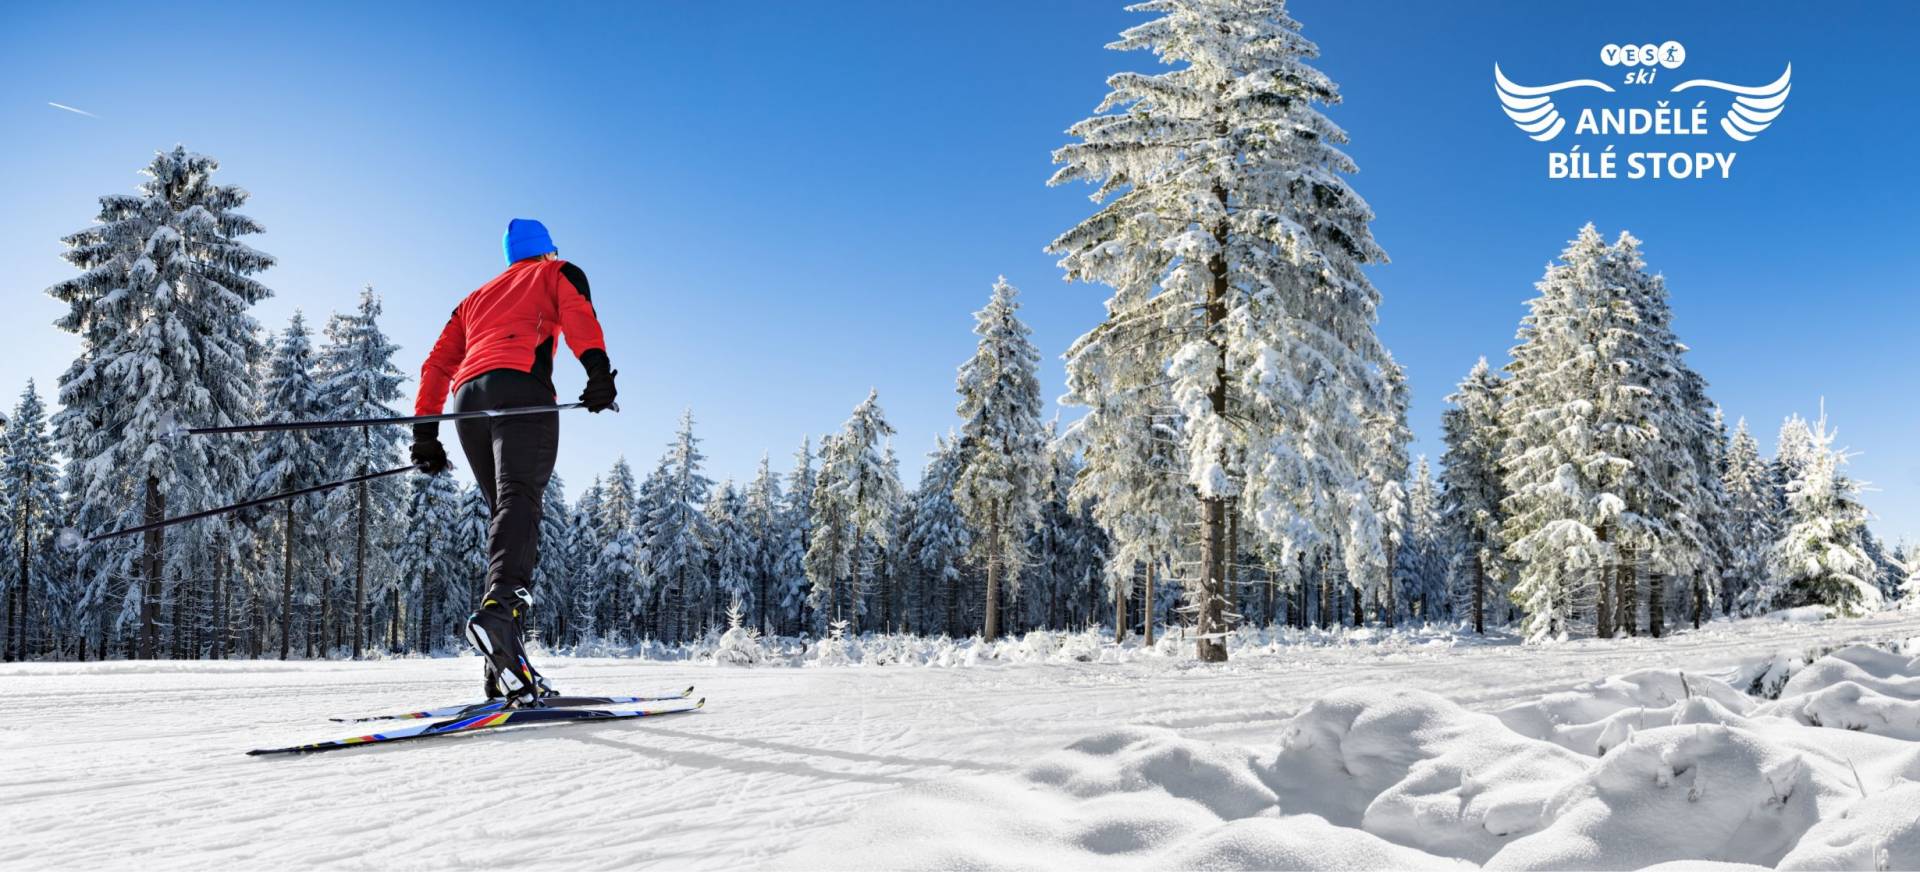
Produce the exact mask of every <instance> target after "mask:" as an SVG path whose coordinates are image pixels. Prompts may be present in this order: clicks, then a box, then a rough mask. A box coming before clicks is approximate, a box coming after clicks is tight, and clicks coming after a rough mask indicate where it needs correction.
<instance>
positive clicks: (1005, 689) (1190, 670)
mask: <svg viewBox="0 0 1920 872" xmlns="http://www.w3.org/2000/svg"><path fill="white" fill-rule="evenodd" d="M1916 635H1920V616H1898V615H1883V616H1876V617H1872V618H1867V619H1863V620H1857V621H1833V622H1824V623H1779V622H1760V621H1749V622H1742V623H1739V624H1734V625H1728V624H1717V625H1714V626H1712V627H1710V628H1708V629H1706V630H1703V631H1699V632H1683V633H1681V634H1679V635H1676V636H1674V637H1672V638H1669V639H1663V640H1652V639H1632V640H1622V641H1612V642H1576V643H1571V644H1564V645H1556V646H1546V647H1524V646H1518V645H1514V644H1512V643H1511V640H1510V639H1505V640H1499V641H1496V642H1490V643H1485V644H1482V643H1477V642H1472V641H1467V640H1461V641H1459V642H1458V644H1455V643H1454V642H1452V641H1449V640H1448V639H1446V638H1444V637H1421V636H1390V637H1388V638H1386V639H1384V640H1381V641H1377V642H1369V643H1364V644H1346V645H1314V646H1308V645H1300V646H1278V647H1273V648H1266V647H1261V648H1242V649H1240V650H1237V651H1236V653H1235V660H1234V661H1233V662H1231V663H1229V664H1227V665H1225V666H1224V667H1220V666H1205V665H1201V664H1197V663H1194V662H1192V661H1191V660H1189V659H1186V658H1185V657H1184V656H1183V657H1178V658H1163V657H1158V656H1155V655H1153V654H1143V655H1141V656H1140V657H1139V658H1138V659H1135V660H1133V661H1131V662H1126V663H1120V664H1101V663H1023V664H1011V665H1002V664H996V663H991V662H989V663H987V664H986V665H981V666H975V667H957V668H929V667H920V666H849V667H833V668H814V667H809V668H789V667H763V668H752V669H747V668H735V667H724V666H714V665H711V664H703V663H662V662H650V661H641V660H621V659H566V658H551V659H547V660H543V661H542V666H543V667H546V668H547V670H548V672H549V674H550V675H551V676H552V677H553V678H554V680H555V682H556V684H557V685H558V686H559V687H561V688H563V689H565V690H567V691H568V692H574V693H631V692H646V691H649V690H653V689H658V688H672V687H684V686H686V685H688V684H697V685H698V686H699V693H700V695H702V696H705V697H707V699H708V700H709V702H708V706H707V709H706V710H705V711H702V712H697V713H692V714H686V715H679V716H676V717H674V718H668V719H661V720H659V721H653V720H651V719H645V718H643V719H640V720H638V721H633V722H628V723H617V724H587V725H581V726H567V727H558V728H533V729H529V730H521V731H511V730H509V731H503V732H496V733H493V734H491V735H489V734H485V733H481V734H476V735H473V736H463V737H451V738H447V739H444V740H436V741H433V742H424V743H418V744H416V745H414V746H413V747H407V746H406V745H401V746H397V747H393V748H368V749H361V750H356V751H354V752H350V753H341V754H325V755H319V756H314V757H303V758H278V759H275V758H266V759H261V758H249V757H247V756H245V755H244V752H245V751H246V750H247V749H249V748H256V747H269V746H277V745H287V744H294V743H298V742H307V741H317V740H322V739H327V738H333V737H335V736H334V734H335V733H336V732H337V731H338V730H339V725H337V724H330V723H329V722H328V721H327V719H328V718H329V717H332V716H337V715H341V714H352V713H356V712H379V711H386V710H393V711H402V710H408V709H415V708H422V707H427V706H434V705H442V704H451V703H457V702H460V701H462V700H465V699H468V698H470V697H471V696H472V695H473V694H474V693H475V692H476V691H477V690H478V688H479V684H480V682H479V675H480V669H479V665H478V661H477V660H475V659H473V658H441V659H415V660H397V661H382V662H365V663H339V662H293V663H282V662H278V661H259V662H219V663H206V662H184V663H183V662H108V663H89V664H6V665H4V666H0V706H4V707H5V710H6V711H7V716H6V718H4V719H3V720H0V820H4V821H5V823H6V831H7V833H8V836H9V837H8V838H7V839H5V840H0V867H6V868H21V869H69V868H85V869H99V868H125V867H132V866H140V867H142V868H152V869H161V868H201V867H205V866H208V865H212V864H221V863H231V864H238V865H241V866H243V867H251V868H267V867H273V868H329V869H338V868H346V869H384V868H399V867H407V868H422V869H439V868H452V867H467V868H473V867H477V866H484V867H488V868H503V867H513V868H521V867H530V868H582V867H610V866H635V865H648V864H654V865H660V866H671V867H673V868H722V867H734V868H737V867H740V866H741V865H743V864H750V865H755V866H775V867H780V866H782V865H783V864H784V865H791V864H792V863H794V862H799V861H797V860H794V859H793V858H786V857H784V855H786V854H787V853H788V852H790V851H793V850H795V849H798V848H803V847H807V846H809V843H810V842H811V841H813V840H815V839H816V838H819V839H831V838H835V837H836V836H837V835H840V833H839V831H838V827H839V825H842V824H844V823H845V822H847V821H848V820H849V819H851V818H853V817H854V816H855V815H856V814H858V813H860V812H861V811H862V810H863V809H865V808H867V807H869V806H872V805H874V801H875V800H876V799H879V798H881V797H884V796H886V795H888V794H890V793H893V792H895V791H898V790H900V789H902V788H904V787H907V786H910V785H915V784H920V783H924V782H928V781H930V780H945V779H967V778H971V777H973V776H980V775H987V776H998V775H1004V774H1007V773H1012V772H1015V771H1018V770H1019V769H1021V768H1022V767H1024V766H1026V765H1027V764H1029V763H1031V762H1032V761H1034V760H1036V759H1040V758H1042V757H1044V756H1045V755H1048V754H1052V753H1055V752H1058V751H1059V750H1060V749H1062V748H1065V747H1067V746H1068V745H1070V744H1073V743H1075V742H1077V741H1080V740H1082V739H1084V738H1086V737H1088V736H1091V735H1095V734H1099V733H1103V732H1107V731H1110V730H1111V729H1113V728H1115V727H1121V726H1146V727H1164V728H1171V729H1173V730H1175V731H1177V732H1178V733H1179V734H1180V735H1181V736H1182V737H1183V738H1190V739H1195V740H1203V741H1206V742H1236V743H1245V744H1248V745H1255V746H1265V745H1270V744H1271V743H1272V742H1273V740H1274V732H1275V728H1276V725H1278V724H1279V723H1281V722H1283V721H1285V720H1287V719H1288V718H1289V717H1291V716H1292V715H1293V714H1295V713H1296V712H1298V711H1299V710H1301V709H1302V708H1303V707H1305V706H1306V705H1308V704H1309V703H1311V702H1313V701H1314V700H1317V699H1320V698H1321V697H1323V696H1326V695H1328V694H1331V693H1334V692H1336V691H1341V690H1343V689H1347V688H1379V687H1385V686H1396V685H1397V686H1407V687H1413V688H1418V689H1421V690H1425V691H1429V692H1432V693H1435V694H1438V695H1440V696H1441V697H1445V698H1447V699H1449V700H1452V701H1454V702H1457V703H1460V704H1461V705H1464V706H1466V707H1467V708H1470V709H1474V710H1478V711H1490V710H1493V709H1498V708H1502V707H1505V706H1507V705H1509V704H1512V703H1516V702H1521V701H1528V700H1533V699H1537V698H1538V697H1540V696H1541V695H1542V694H1544V693H1548V692H1552V691H1557V690H1563V689H1566V688H1570V687H1573V686H1576V685H1579V684H1582V683H1584V682H1587V681H1589V680H1592V679H1596V678H1600V677H1602V676H1606V675H1614V674H1621V673H1626V672H1630V671H1633V670H1636V669H1642V668H1648V667H1683V668H1685V669H1688V670H1691V671H1699V672H1713V671H1715V670H1720V671H1722V672H1723V673H1724V672H1725V670H1726V669H1727V668H1728V667H1731V666H1734V665H1735V664H1738V663H1741V662H1743V661H1751V660H1754V659H1756V658H1763V657H1768V656H1771V655H1772V654H1774V653H1775V652H1777V651H1781V650H1789V651H1794V652H1796V653H1797V652H1801V651H1805V650H1808V649H1820V648H1828V647H1834V646H1837V645H1839V644H1843V643H1845V642H1850V641H1874V642H1884V641H1889V640H1903V639H1906V638H1909V637H1913V636H1916ZM1003 650H1005V649H1003ZM819 847H826V846H819ZM832 848H833V849H834V850H836V851H839V852H842V853H843V856H846V857H848V858H857V859H864V860H865V861H866V863H867V864H874V863H878V864H880V865H885V858H874V857H865V858H861V856H860V852H861V851H862V849H863V845H862V844H861V843H857V842H856V843H849V844H841V845H834V846H832ZM801 856H802V857H804V855H801ZM783 861H784V862H783Z"/></svg>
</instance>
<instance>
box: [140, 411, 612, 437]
mask: <svg viewBox="0 0 1920 872" xmlns="http://www.w3.org/2000/svg"><path fill="white" fill-rule="evenodd" d="M586 407H587V404H586V403H558V404H556V405H552V406H517V407H514V408H511V409H475V410H473V411H470V412H445V413H442V414H439V415H414V416H412V417H407V418H342V419H338V420H333V421H279V422H275V423H270V424H230V425H228V426H225V427H173V428H170V429H168V430H167V431H166V432H163V433H161V434H160V438H162V439H177V438H179V437H181V436H216V435H220V434H225V433H280V432H285V431H288V430H326V429H331V428H336V427H338V428H345V427H377V426H379V425H381V424H430V423H434V422H437V421H459V420H462V419H465V418H505V417H508V416H510V415H538V414H540V413H542V412H564V411H566V410H568V409H584V408H586ZM607 408H608V409H611V410H613V411H615V412H618V411H620V404H618V403H614V404H612V405H609V406H607Z"/></svg>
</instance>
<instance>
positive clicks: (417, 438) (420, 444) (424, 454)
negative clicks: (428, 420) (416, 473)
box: [412, 422, 448, 475]
mask: <svg viewBox="0 0 1920 872" xmlns="http://www.w3.org/2000/svg"><path fill="white" fill-rule="evenodd" d="M412 453H413V466H414V468H415V469H418V470H420V471H421V472H424V473H426V474H428V475H439V474H440V473H442V472H445V471H446V470H447V466H448V463H447V449H446V447H445V446H443V445H441V444H440V424H439V423H438V422H435V423H432V424H415V425H413V452H412Z"/></svg>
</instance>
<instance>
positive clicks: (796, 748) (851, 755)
mask: <svg viewBox="0 0 1920 872" xmlns="http://www.w3.org/2000/svg"><path fill="white" fill-rule="evenodd" d="M648 732H649V733H651V734H652V735H656V736H669V737H672V738H675V739H687V740H689V741H695V742H714V743H719V744H728V745H738V746H740V747H743V748H758V749H760V750H762V751H774V752H778V753H782V754H799V755H802V756H806V757H837V758H840V759H842V760H852V761H854V762H858V763H878V764H881V765H883V766H907V767H914V768H921V767H940V768H944V769H971V770H973V771H975V772H989V771H995V768H994V767H991V766H983V765H981V764H979V763H973V762H970V761H966V760H947V759H941V758H937V757H906V756H901V755H894V754H868V753H864V752H861V751H840V750H836V749H832V748H810V747H808V746H806V745H794V744H790V743H787V742H773V741H768V740H766V739H747V738H742V737H739V736H715V735H709V734H707V733H689V732H686V731H684V730H663V729H659V728H655V729H652V730H649V731H648Z"/></svg>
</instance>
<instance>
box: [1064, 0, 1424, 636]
mask: <svg viewBox="0 0 1920 872" xmlns="http://www.w3.org/2000/svg"><path fill="white" fill-rule="evenodd" d="M1129 8H1130V9H1133V10H1136V11H1141V12H1150V13H1157V14H1159V15H1160V17H1159V18H1156V19H1155V20H1153V21H1150V22H1148V23H1145V24H1141V25H1139V26H1136V27H1133V28H1130V29H1128V30H1127V31H1125V32H1124V33H1123V34H1121V38H1120V40H1119V41H1117V42H1115V43H1113V44H1112V45H1111V46H1109V47H1110V48H1114V49H1119V50H1135V49H1146V50H1151V51H1152V52H1153V53H1154V54H1156V55H1157V56H1158V57H1159V58H1160V59H1161V60H1162V61H1164V62H1167V63H1170V64H1178V65H1180V66H1178V67H1177V68H1176V69H1174V70H1171V71H1169V72H1165V73H1160V74H1158V75H1143V74H1135V73H1122V74H1119V75H1115V76H1113V77H1112V78H1110V79H1108V85H1109V86H1110V87H1111V88H1112V89H1113V90H1112V92H1111V93H1110V94H1109V95H1108V96H1107V98H1106V100H1105V101H1103V102H1102V103H1101V105H1100V106H1099V108H1098V109H1096V112H1097V113H1098V114H1096V115H1094V116H1093V117H1091V118H1088V119H1086V120H1084V121H1081V122H1080V123H1078V124H1076V125H1074V126H1073V127H1072V128H1070V130H1069V132H1070V133H1071V134H1072V135H1073V136H1075V137H1077V138H1078V139H1079V141H1078V142H1076V143H1073V144H1070V145H1067V146H1065V147H1063V148H1061V149H1059V150H1058V151H1056V152H1055V153H1054V160H1055V162H1057V163H1061V164H1064V165H1065V166H1063V167H1062V168H1061V169H1060V171H1059V172H1058V173H1056V174H1055V175H1054V177H1053V179H1052V182H1051V183H1052V184H1062V183H1065V182H1070V181H1087V182H1092V183H1094V184H1096V185H1098V189H1097V191H1096V192H1095V194H1094V195H1093V198H1094V200H1095V201H1096V202H1100V203H1102V206H1101V207H1100V209H1099V210H1098V211H1097V212H1096V213H1095V214H1094V215H1093V216H1092V217H1090V218H1088V219H1087V220H1086V221H1084V222H1082V223H1081V224H1080V225H1079V226H1077V227H1075V228H1074V229H1072V230H1069V231H1068V232H1067V233H1065V234H1064V235H1062V236H1061V237H1059V238H1058V239H1056V240H1054V242H1053V244H1052V245H1051V246H1050V250H1051V251H1053V252H1054V253H1056V254H1059V255H1061V266H1062V267H1063V268H1064V269H1065V270H1066V272H1067V277H1068V278H1069V279H1075V280H1085V281H1094V282H1103V283H1106V284H1108V285H1111V286H1112V287H1113V288H1114V295H1113V297H1112V299H1110V300H1109V301H1108V304H1107V318H1106V320H1105V322H1104V323H1102V324H1101V325H1100V326H1098V327H1096V328H1095V329H1094V331H1092V332H1091V333H1089V334H1087V335H1086V336H1084V337H1082V339H1081V340H1080V341H1079V342H1078V343H1076V350H1075V353H1073V354H1072V356H1070V357H1069V366H1070V367H1088V366H1100V365H1105V366H1109V367H1116V366H1124V365H1125V364H1124V362H1123V360H1122V359H1123V358H1126V357H1131V356H1135V355H1145V356H1146V357H1147V360H1148V361H1151V362H1153V363H1154V364H1157V363H1160V362H1166V361H1170V362H1171V363H1170V366H1167V368H1166V373H1167V375H1169V376H1170V377H1171V379H1172V397H1173V400H1174V402H1175V404H1176V405H1177V407H1178V409H1179V411H1180V412H1181V414H1182V416H1183V420H1182V422H1181V424H1182V427H1181V429H1180V431H1179V433H1178V437H1177V438H1178V439H1179V441H1180V446H1179V447H1180V451H1179V452H1178V453H1180V454H1181V455H1183V460H1184V461H1185V462H1186V464H1187V467H1186V470H1185V472H1186V479H1187V482H1188V484H1190V485H1191V486H1192V488H1193V490H1194V498H1195V499H1196V500H1197V502H1198V504H1199V505H1198V506H1197V514H1198V515H1199V516H1200V572H1199V573H1198V576H1197V578H1195V579H1194V582H1195V584H1196V585H1197V587H1195V588H1194V590H1193V592H1192V596H1191V597H1190V600H1191V601H1192V602H1193V603H1194V608H1195V609H1196V612H1195V614H1194V616H1193V617H1194V620H1195V625H1194V630H1195V631H1196V632H1195V634H1194V636H1195V639H1196V641H1197V644H1198V654H1199V656H1200V658H1201V659H1202V660H1209V661H1218V660H1224V659H1225V658H1226V645H1225V632H1226V630H1227V626H1226V618H1227V615H1226V609H1227V606H1228V599H1229V592H1228V590H1227V577H1228V565H1227V564H1228V561H1229V560H1230V559H1231V551H1232V550H1233V549H1232V547H1231V546H1230V545H1229V543H1228V538H1229V536H1228V534H1229V518H1228V515H1229V511H1230V508H1231V506H1232V505H1233V503H1234V501H1235V500H1239V501H1240V504H1242V505H1247V506H1258V507H1259V511H1256V512H1254V513H1252V515H1251V516H1250V518H1249V520H1250V521H1251V526H1252V527H1253V529H1254V530H1255V531H1256V532H1257V533H1259V534H1260V535H1261V536H1262V537H1263V538H1264V539H1265V540H1266V541H1268V542H1270V543H1274V544H1279V543H1282V542H1286V541H1296V540H1299V539H1300V538H1302V534H1303V532H1311V533H1313V534H1314V535H1317V536H1320V537H1323V538H1325V539H1327V540H1329V541H1332V540H1341V539H1346V538H1348V537H1355V536H1358V537H1361V538H1362V539H1363V541H1357V542H1346V543H1345V544H1344V546H1343V549H1342V551H1343V553H1345V554H1347V555H1350V556H1371V555H1373V554H1375V553H1378V552H1380V550H1381V549H1380V542H1379V541H1377V535H1378V529H1377V526H1371V527H1370V526H1366V525H1362V526H1360V527H1359V528H1357V529H1356V528H1355V526H1354V524H1353V522H1354V521H1355V520H1356V519H1360V518H1363V517H1364V516H1365V514H1366V513H1367V511H1368V510H1369V508H1370V507H1371V505H1372V501H1373V494H1372V493H1370V492H1369V488H1368V485H1367V480H1366V479H1367V475H1366V466H1367V464H1368V462H1369V460H1370V447H1369V445H1368V444H1366V441H1365V440H1364V439H1361V438H1356V434H1359V433H1361V432H1362V430H1363V418H1364V417H1366V416H1369V415H1372V414H1379V413H1380V411H1381V410H1383V409H1386V408H1388V407H1389V405H1390V398H1389V393H1390V387H1389V385H1388V384H1387V381H1386V378H1385V375H1384V373H1385V365H1386V363H1387V361H1386V357H1385V353H1384V350H1383V349H1382V348H1381V347H1380V344H1379V341H1378V339H1377V338H1376V337H1375V336H1374V332H1373V322H1374V313H1375V309H1376V308H1377V306H1378V302H1379V300H1378V293H1377V292H1376V291H1375V290H1374V288H1373V286H1372V285H1371V284H1370V283H1369V282H1368V280H1367V278H1366V276H1365V275H1364V274H1363V273H1362V272H1361V266H1362V265H1363V264H1366V263H1370V262H1378V261H1382V260H1384V259H1385V254H1384V253H1383V252H1382V251H1381V250H1380V248H1379V247H1378V246H1377V245H1375V244H1374V242H1373V237H1372V234H1371V232H1370V231H1369V229H1368V223H1369V222H1370V221H1371V220H1372V218H1373V214H1372V212H1371V210H1370V209H1369V208H1368V206H1367V204H1366V203H1365V201H1363V200H1361V199H1360V197H1359V196H1358V195H1357V194H1355V193H1354V192H1353V191H1352V190H1351V189H1350V188H1349V187H1348V186H1347V183H1346V182H1345V180H1344V178H1343V174H1345V173H1350V172H1353V171H1354V169H1355V167H1354V165H1353V163H1352V161H1351V160H1349V159H1348V158H1347V156H1346V155H1345V154H1343V153H1342V152H1341V151H1339V149H1338V146H1339V145H1340V144H1341V143H1343V142H1344V141H1345V140H1346V134H1345V133H1344V132H1343V131H1342V130H1340V128H1338V127H1336V126H1335V125H1334V124H1333V123H1332V122H1331V121H1328V120H1327V118H1326V117H1325V116H1324V115H1322V114H1321V113H1320V112H1319V110H1318V109H1316V108H1315V104H1323V105H1325V104H1332V103H1334V102H1337V101H1338V99H1339V93H1338V91H1337V90H1336V88H1335V86H1334V84H1333V82H1332V81H1330V80H1329V79H1328V78H1327V77H1326V76H1325V75H1323V74H1322V73H1320V72H1319V71H1318V70H1316V69H1314V68H1313V67H1311V66H1309V65H1308V64H1307V63H1306V61H1307V60H1308V59H1309V58H1312V57H1313V56H1315V55H1316V54H1317V51H1318V50H1317V49H1316V48H1315V47H1314V45H1313V43H1311V42H1309V41H1308V40H1306V39H1305V38H1304V37H1302V36H1301V35H1300V25H1299V24H1298V23H1297V22H1295V21H1294V20H1293V19H1292V18H1290V17H1288V15H1287V13H1286V8H1285V4H1284V2H1281V0H1250V2H1237V3H1222V2H1217V0H1153V2H1146V3H1139V4H1136V5H1134V6H1131V7H1129ZM1150 365H1152V364H1150ZM1105 381H1106V380H1105V378H1104V377H1103V376H1102V374H1100V373H1086V374H1082V375H1081V376H1080V377H1078V378H1071V379H1070V389H1073V390H1074V393H1072V394H1071V395H1070V397H1069V399H1070V401H1071V402H1074V403H1077V404H1081V405H1094V404H1096V403H1098V402H1099V398H1098V397H1096V396H1089V395H1088V394H1086V393H1084V392H1082V391H1084V390H1086V389H1089V388H1093V389H1097V388H1098V387H1099V386H1101V385H1103V384H1104V383H1105ZM1076 385H1077V386H1078V388H1075V387H1074V386H1076ZM1099 423H1103V422H1096V424H1099ZM1104 423H1120V424H1122V425H1123V426H1124V425H1125V422H1104ZM1101 438H1103V437H1098V436H1095V437H1094V439H1095V440H1096V441H1098V440H1100V439H1101ZM1088 460H1089V463H1094V464H1097V463H1099V462H1100V460H1099V459H1098V458H1097V455H1093V454H1090V455H1089V458H1088ZM1367 540H1370V541H1367ZM1355 568H1356V569H1363V567H1355Z"/></svg>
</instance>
